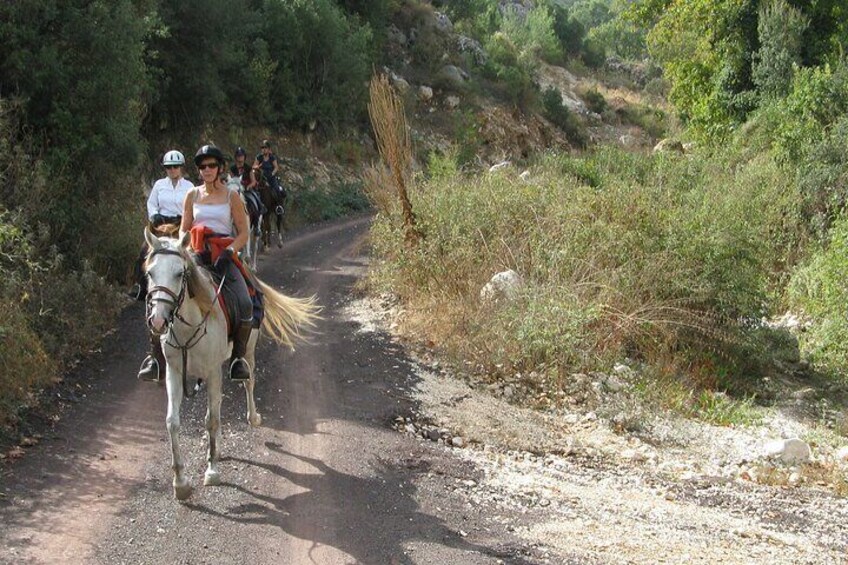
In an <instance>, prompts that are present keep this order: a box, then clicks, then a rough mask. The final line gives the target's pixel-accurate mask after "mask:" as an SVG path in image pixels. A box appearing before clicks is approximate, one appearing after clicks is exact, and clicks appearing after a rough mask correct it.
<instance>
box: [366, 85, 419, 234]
mask: <svg viewBox="0 0 848 565" xmlns="http://www.w3.org/2000/svg"><path fill="white" fill-rule="evenodd" d="M370 95H371V98H370V101H369V102H368V115H369V116H370V118H371V125H372V127H373V128H374V135H375V136H376V138H377V148H378V149H379V151H380V158H381V159H382V161H383V164H384V166H385V168H386V169H388V171H389V172H390V173H391V175H390V178H391V180H392V182H393V184H394V188H395V190H396V191H397V197H398V199H399V200H400V206H401V211H402V213H403V225H404V236H405V240H406V243H407V245H415V244H417V243H418V241H419V240H420V239H421V233H420V232H419V231H418V229H417V228H416V225H415V214H414V213H413V211H412V204H411V203H410V201H409V191H408V187H409V185H410V183H411V180H412V142H411V140H410V137H409V126H408V125H407V123H406V114H405V113H404V111H403V101H402V100H401V98H400V96H398V94H397V92H395V90H394V88H393V87H392V85H391V84H390V83H389V78H388V77H387V76H386V75H384V74H381V75H378V76H375V77H374V78H372V79H371V86H370ZM372 178H373V177H372ZM375 204H376V202H375Z"/></svg>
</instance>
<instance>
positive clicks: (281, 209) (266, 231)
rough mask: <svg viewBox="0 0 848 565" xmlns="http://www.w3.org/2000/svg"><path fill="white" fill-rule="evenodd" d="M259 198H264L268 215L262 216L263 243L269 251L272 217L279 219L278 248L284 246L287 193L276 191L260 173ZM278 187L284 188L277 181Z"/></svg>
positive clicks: (277, 222) (263, 201) (263, 202)
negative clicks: (284, 217) (284, 216)
mask: <svg viewBox="0 0 848 565" xmlns="http://www.w3.org/2000/svg"><path fill="white" fill-rule="evenodd" d="M258 176H259V196H260V197H261V198H262V204H264V205H265V209H266V210H267V213H266V214H265V215H263V216H262V243H263V246H264V247H265V248H266V249H267V248H268V246H270V245H271V215H274V216H275V217H276V219H277V221H276V225H277V247H282V246H283V215H284V214H285V213H286V209H285V203H286V194H285V191H284V190H283V189H282V188H280V190H274V188H273V187H272V186H271V185H270V184H269V183H268V179H267V178H266V177H265V175H264V174H262V173H261V172H260V173H259V175H258ZM277 184H278V186H280V187H282V185H280V184H279V181H277Z"/></svg>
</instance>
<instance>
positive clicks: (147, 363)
mask: <svg viewBox="0 0 848 565" xmlns="http://www.w3.org/2000/svg"><path fill="white" fill-rule="evenodd" d="M160 369H161V368H160V367H159V360H158V359H156V357H153V356H152V355H148V356H147V358H146V359H145V360H144V361H142V362H141V369H139V371H138V379H139V380H142V381H146V382H149V383H158V382H159V381H161V380H162V379H161V378H160V373H161V371H160Z"/></svg>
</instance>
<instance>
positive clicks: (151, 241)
mask: <svg viewBox="0 0 848 565" xmlns="http://www.w3.org/2000/svg"><path fill="white" fill-rule="evenodd" d="M144 239H145V241H147V245H149V246H150V249H153V250H156V249H159V248H160V247H162V242H161V241H159V238H158V237H156V236H155V235H153V232H152V231H150V228H144Z"/></svg>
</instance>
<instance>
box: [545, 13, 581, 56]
mask: <svg viewBox="0 0 848 565" xmlns="http://www.w3.org/2000/svg"><path fill="white" fill-rule="evenodd" d="M550 10H551V14H552V15H553V18H554V22H553V28H554V34H555V35H556V37H557V39H558V40H559V44H560V46H561V47H562V49H563V50H564V51H565V52H566V53H567V54H569V55H571V56H576V55H578V54H579V53H580V50H581V49H582V48H583V39H584V38H585V37H586V28H584V27H583V24H582V23H580V21H579V20H577V19H576V18H574V17H572V16H571V14H570V13H569V11H568V9H567V8H565V7H563V6H562V5H561V4H559V3H557V2H551V4H550Z"/></svg>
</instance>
